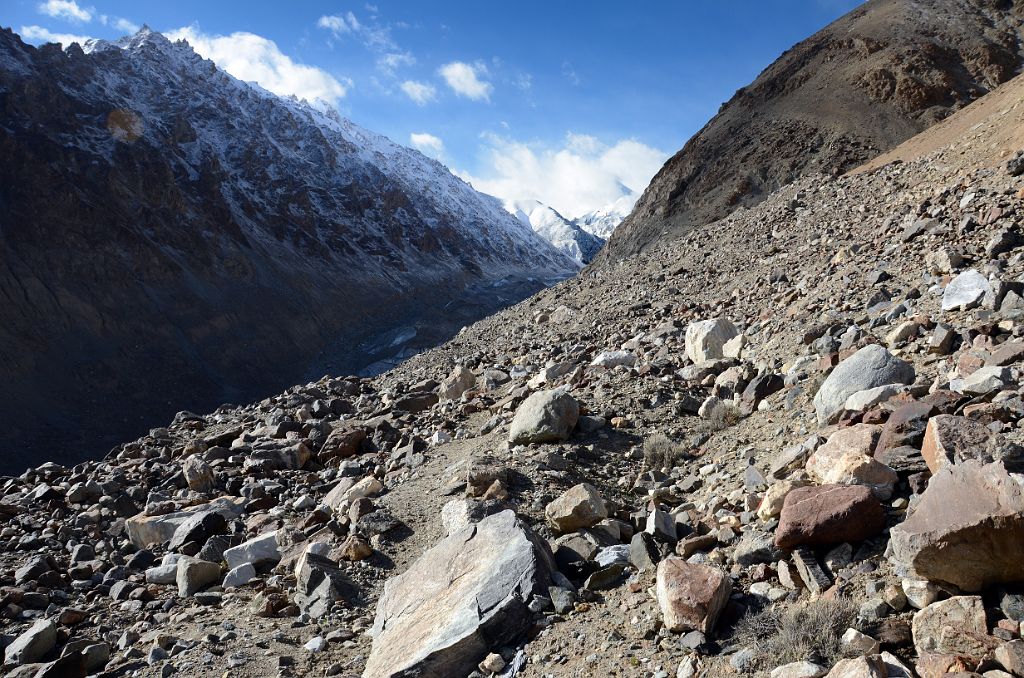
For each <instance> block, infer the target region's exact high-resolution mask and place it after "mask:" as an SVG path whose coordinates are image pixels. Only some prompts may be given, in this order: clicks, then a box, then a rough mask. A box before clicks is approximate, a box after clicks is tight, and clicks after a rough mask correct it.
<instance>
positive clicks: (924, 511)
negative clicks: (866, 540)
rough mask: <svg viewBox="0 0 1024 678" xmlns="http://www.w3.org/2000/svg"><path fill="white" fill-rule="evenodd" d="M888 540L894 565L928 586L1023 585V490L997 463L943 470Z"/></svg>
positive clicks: (973, 463) (970, 588) (967, 588)
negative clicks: (897, 564)
mask: <svg viewBox="0 0 1024 678" xmlns="http://www.w3.org/2000/svg"><path fill="white" fill-rule="evenodd" d="M889 541H890V548H891V549H892V557H893V560H895V561H896V562H899V563H902V564H904V565H906V566H907V567H910V568H911V569H913V570H914V571H915V572H916V573H917V574H918V576H920V577H922V578H924V579H927V580H929V581H933V582H944V583H948V584H953V585H954V586H957V587H959V588H960V589H962V590H964V591H980V590H982V589H983V588H985V587H986V586H988V585H990V584H995V583H1006V582H1015V581H1024V491H1022V488H1021V485H1020V483H1019V482H1018V481H1017V480H1016V479H1015V476H1012V475H1010V474H1009V473H1007V471H1006V469H1005V468H1004V467H1003V465H1002V463H1001V462H993V463H991V464H982V463H980V462H978V461H974V460H969V461H965V462H963V463H960V464H956V465H952V466H947V467H945V468H943V469H941V470H940V471H939V472H938V473H936V474H935V475H934V476H933V477H932V479H931V480H930V481H929V483H928V489H926V490H925V491H924V494H923V495H922V496H921V499H920V501H919V502H918V504H917V505H916V507H915V508H914V512H913V513H912V514H911V515H910V517H908V518H907V519H906V520H904V521H903V522H902V523H900V524H899V525H897V526H896V527H894V528H893V529H892V531H891V532H890V539H889Z"/></svg>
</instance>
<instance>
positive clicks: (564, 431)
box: [508, 389, 580, 445]
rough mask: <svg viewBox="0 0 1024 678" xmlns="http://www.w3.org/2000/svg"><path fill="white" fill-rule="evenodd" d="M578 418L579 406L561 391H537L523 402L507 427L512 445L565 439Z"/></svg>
mask: <svg viewBox="0 0 1024 678" xmlns="http://www.w3.org/2000/svg"><path fill="white" fill-rule="evenodd" d="M579 418H580V405H579V403H577V402H576V399H575V398H573V397H572V396H571V395H569V394H568V393H566V392H564V391H560V390H557V389H556V390H553V391H538V392H537V393H534V394H533V395H531V396H530V397H529V398H527V399H526V400H524V401H523V404H522V405H520V406H519V409H518V410H517V411H516V416H515V418H513V419H512V425H511V426H510V427H509V432H508V441H509V442H510V443H512V444H514V445H526V444H529V443H553V442H558V441H560V440H566V439H568V437H569V434H570V433H572V430H573V428H575V427H576V422H577V421H579Z"/></svg>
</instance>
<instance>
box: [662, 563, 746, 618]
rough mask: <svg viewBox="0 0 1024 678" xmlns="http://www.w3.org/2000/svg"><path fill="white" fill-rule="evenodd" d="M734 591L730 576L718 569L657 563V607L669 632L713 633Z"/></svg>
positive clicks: (690, 564)
mask: <svg viewBox="0 0 1024 678" xmlns="http://www.w3.org/2000/svg"><path fill="white" fill-rule="evenodd" d="M731 591H732V580H731V579H730V578H729V575H728V574H726V573H725V572H723V571H722V570H720V569H718V568H716V567H710V566H708V565H700V564H697V563H688V562H686V561H685V560H683V559H682V558H675V557H672V558H666V559H665V560H663V561H661V562H660V563H658V574H657V586H656V592H657V597H658V606H659V607H660V608H661V616H662V620H663V621H664V623H665V628H667V629H668V630H669V631H677V632H678V631H700V632H701V633H710V632H711V630H712V629H713V628H714V626H715V622H716V621H718V616H719V614H721V612H722V610H723V609H724V608H725V604H726V603H727V602H729V594H730V592H731Z"/></svg>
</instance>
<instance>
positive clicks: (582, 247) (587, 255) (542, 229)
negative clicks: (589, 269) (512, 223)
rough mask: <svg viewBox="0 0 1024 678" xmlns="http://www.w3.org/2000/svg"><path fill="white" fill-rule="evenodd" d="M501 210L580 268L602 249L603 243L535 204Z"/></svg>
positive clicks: (529, 202)
mask: <svg viewBox="0 0 1024 678" xmlns="http://www.w3.org/2000/svg"><path fill="white" fill-rule="evenodd" d="M505 209H506V210H508V211H509V212H511V213H512V214H514V215H515V216H516V218H517V219H518V220H519V221H520V222H521V223H523V224H524V225H526V226H528V227H530V228H532V229H533V231H534V232H536V233H537V234H538V235H539V236H541V237H542V238H544V239H545V240H547V241H548V242H549V243H551V244H552V245H554V246H555V247H556V248H558V249H559V250H560V251H561V252H563V253H564V254H566V255H568V256H569V257H572V258H573V259H574V260H575V261H576V262H577V263H579V264H580V265H584V264H589V263H590V261H591V259H593V258H594V255H595V254H597V252H598V250H600V249H601V247H602V246H603V245H604V240H603V239H602V238H599V237H597V236H595V235H593V234H592V233H588V232H587V231H585V230H584V229H582V228H580V226H579V224H577V223H576V222H575V221H571V220H569V219H566V218H565V217H563V216H562V215H561V214H559V213H558V212H557V211H556V210H554V209H553V208H551V207H548V206H547V205H545V204H544V203H542V202H538V201H536V200H512V201H506V202H505Z"/></svg>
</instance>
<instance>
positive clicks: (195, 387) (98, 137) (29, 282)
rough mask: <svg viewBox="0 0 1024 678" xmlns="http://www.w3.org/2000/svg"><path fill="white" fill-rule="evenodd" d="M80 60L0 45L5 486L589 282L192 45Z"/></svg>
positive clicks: (96, 52) (144, 35) (510, 223)
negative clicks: (193, 415) (549, 289)
mask: <svg viewBox="0 0 1024 678" xmlns="http://www.w3.org/2000/svg"><path fill="white" fill-rule="evenodd" d="M85 47H86V48H85V49H84V50H83V48H82V47H81V46H78V45H72V46H70V47H69V48H68V49H67V50H64V51H62V50H61V49H60V47H59V46H58V45H52V44H51V45H45V46H43V47H40V48H38V49H37V48H34V47H31V46H28V45H25V44H24V43H23V42H22V41H21V40H20V39H19V37H18V36H17V35H15V34H14V33H12V32H11V31H10V30H3V31H2V32H0V110H2V111H3V118H2V124H0V156H2V158H3V162H2V163H0V205H2V210H0V215H2V216H0V300H2V304H0V356H2V360H0V381H2V382H3V383H4V388H3V389H2V392H0V410H2V411H3V412H6V413H8V414H10V415H11V416H10V417H9V418H8V422H7V424H6V425H5V426H4V427H3V432H2V433H0V450H2V454H0V470H6V471H15V472H20V471H21V470H23V469H24V468H25V467H26V466H27V465H28V464H29V463H31V462H33V461H34V460H37V459H52V460H57V461H62V462H71V463H73V462H76V461H80V460H81V459H84V458H86V457H90V456H92V457H94V458H95V457H96V456H98V455H100V454H102V453H104V452H106V451H107V450H108V449H109V448H110V447H111V446H112V445H114V444H115V443H117V442H120V441H123V440H125V439H127V438H131V437H134V436H136V435H139V434H140V433H142V432H144V431H145V430H146V429H147V428H149V427H150V426H152V425H156V424H157V423H158V422H160V421H163V420H166V419H167V418H168V417H170V416H171V415H173V414H174V412H175V411H177V410H181V409H188V408H191V409H196V410H208V409H210V408H212V407H215V406H216V405H217V404H219V403H221V402H228V401H236V402H237V401H244V400H249V399H252V398H256V397H259V396H260V395H262V394H264V393H266V392H268V391H270V390H273V389H279V388H282V387H284V386H285V385H287V384H289V383H294V382H295V381H298V380H301V379H303V378H305V377H306V376H307V374H308V373H310V372H311V371H319V373H320V374H322V373H323V370H325V369H331V370H334V371H336V372H340V373H349V372H356V371H357V370H359V369H360V368H362V367H363V366H365V365H367V364H368V363H371V362H373V361H375V360H378V359H380V358H387V357H390V356H391V355H393V354H395V353H398V352H399V351H400V349H402V348H405V347H406V345H407V344H408V342H409V340H410V337H414V338H415V340H414V341H413V342H412V345H413V346H414V347H423V346H429V345H432V344H433V343H436V342H438V341H440V340H443V339H444V338H446V337H447V336H450V335H451V334H453V333H454V332H456V331H458V329H459V328H460V327H461V326H462V325H463V324H465V323H466V322H469V321H471V320H473V319H475V318H478V317H481V316H483V315H485V314H486V313H488V312H493V311H494V310H496V309H497V308H501V307H502V306H505V305H507V304H509V303H511V302H514V301H517V300H518V299H520V298H522V297H523V296H526V295H527V294H529V293H531V292H533V291H536V290H537V289H539V288H540V287H542V286H543V285H544V284H545V283H549V282H550V280H551V279H558V278H562V277H565V276H567V275H570V274H571V273H572V272H574V271H575V270H576V269H577V268H578V265H577V264H576V262H574V261H572V260H570V259H568V258H566V257H565V256H564V255H563V254H561V253H560V252H558V251H556V250H555V249H554V248H552V247H551V246H550V245H549V244H548V243H547V242H545V241H544V240H543V239H541V238H540V237H538V236H537V235H535V234H534V233H533V231H532V230H531V229H530V228H529V227H527V226H524V225H523V224H522V223H520V222H519V221H518V220H516V219H515V218H514V217H513V216H512V215H510V214H509V213H508V212H506V211H505V210H504V209H503V208H502V206H501V204H500V203H499V202H498V201H497V200H496V199H494V198H491V197H489V196H485V195H483V194H481V193H478V192H476V191H474V190H473V189H472V188H471V187H470V186H469V185H467V184H466V183H465V182H463V181H462V180H460V179H457V178H456V177H454V176H453V175H452V174H451V173H450V172H448V170H447V169H446V168H445V167H444V166H442V165H441V164H440V163H438V162H436V161H434V160H432V159H429V158H427V157H425V156H423V155H421V154H419V153H418V152H415V151H412V150H409V149H407V148H403V147H401V146H398V145H396V144H394V143H392V142H391V141H389V140H388V139H386V138H384V137H382V136H380V135H377V134H374V133H372V132H370V131H368V130H365V129H363V128H361V127H359V126H357V125H354V124H353V123H351V122H350V121H348V120H345V119H342V118H340V117H338V116H337V115H336V114H335V113H334V112H333V110H331V109H328V108H318V107H316V106H310V105H307V104H306V103H303V102H297V101H294V100H291V99H286V98H281V97H278V96H275V95H273V94H270V93H269V92H266V91H264V90H262V89H260V88H259V87H257V86H255V85H250V84H246V83H242V82H240V81H238V80H236V79H234V78H232V77H231V76H229V75H227V74H225V73H224V72H222V71H220V70H219V69H218V68H217V67H216V66H215V65H214V64H213V63H212V62H210V61H206V60H204V59H202V58H200V57H199V56H198V55H196V54H195V53H194V52H193V50H192V49H191V48H190V47H189V46H188V45H187V44H185V43H183V42H178V43H171V42H170V41H168V40H167V39H165V38H164V37H163V36H162V35H160V34H158V33H153V32H151V31H149V30H148V29H144V30H143V31H141V32H139V33H138V34H137V35H135V36H133V37H130V38H126V39H123V40H122V41H120V42H118V43H108V42H102V41H100V42H94V43H90V44H88V45H86V46H85ZM498 282H502V283H504V284H500V285H496V284H495V283H498ZM455 299H461V300H460V302H459V303H457V304H453V305H451V306H448V305H449V303H450V302H452V301H453V300H455ZM416 342H419V343H418V344H417V343H416ZM382 344H383V345H382ZM392 344H393V345H392Z"/></svg>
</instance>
